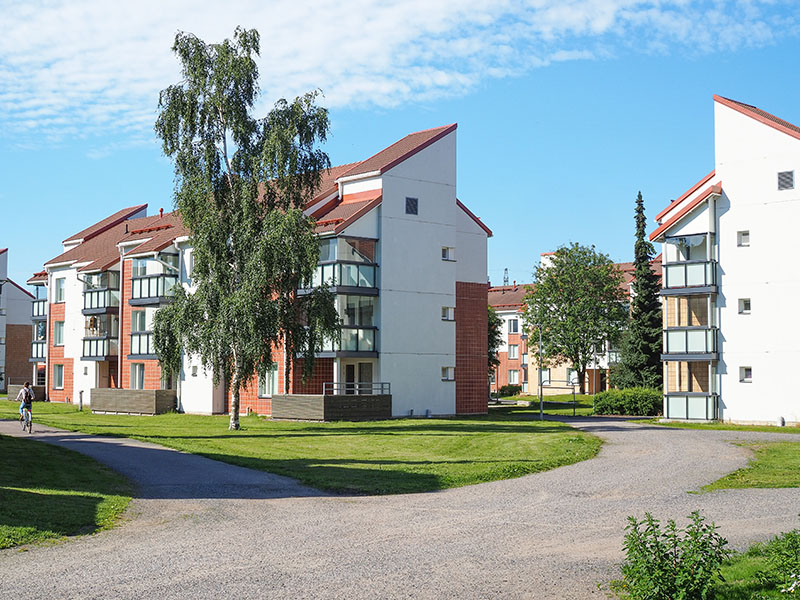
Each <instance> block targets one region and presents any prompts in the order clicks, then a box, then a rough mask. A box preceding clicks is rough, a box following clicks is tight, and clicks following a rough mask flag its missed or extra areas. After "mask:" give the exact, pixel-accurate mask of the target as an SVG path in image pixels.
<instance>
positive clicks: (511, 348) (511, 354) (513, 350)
mask: <svg viewBox="0 0 800 600" xmlns="http://www.w3.org/2000/svg"><path fill="white" fill-rule="evenodd" d="M508 360H519V344H509V345H508Z"/></svg>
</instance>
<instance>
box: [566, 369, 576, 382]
mask: <svg viewBox="0 0 800 600" xmlns="http://www.w3.org/2000/svg"><path fill="white" fill-rule="evenodd" d="M567 383H568V384H569V385H578V372H577V371H576V370H575V369H567Z"/></svg>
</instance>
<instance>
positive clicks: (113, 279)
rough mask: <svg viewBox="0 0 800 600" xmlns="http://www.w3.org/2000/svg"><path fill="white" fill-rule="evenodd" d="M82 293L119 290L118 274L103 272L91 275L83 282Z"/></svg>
mask: <svg viewBox="0 0 800 600" xmlns="http://www.w3.org/2000/svg"><path fill="white" fill-rule="evenodd" d="M83 289H84V291H89V290H99V289H110V290H118V289H119V273H118V272H116V271H105V272H103V273H92V274H91V275H87V276H86V277H85V278H84V280H83Z"/></svg>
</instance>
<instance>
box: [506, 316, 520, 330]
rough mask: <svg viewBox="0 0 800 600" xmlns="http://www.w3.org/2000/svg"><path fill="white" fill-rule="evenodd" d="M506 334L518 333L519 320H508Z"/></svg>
mask: <svg viewBox="0 0 800 600" xmlns="http://www.w3.org/2000/svg"><path fill="white" fill-rule="evenodd" d="M508 333H519V319H509V320H508Z"/></svg>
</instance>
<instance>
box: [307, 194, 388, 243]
mask: <svg viewBox="0 0 800 600" xmlns="http://www.w3.org/2000/svg"><path fill="white" fill-rule="evenodd" d="M381 198H382V196H381V191H380V190H376V191H375V197H373V198H367V199H365V200H360V201H358V202H340V203H338V204H337V205H336V206H334V207H333V208H332V209H331V210H329V211H327V212H326V213H325V214H324V215H320V217H319V218H318V220H317V227H316V229H315V231H316V232H317V233H331V232H333V233H340V232H341V231H343V230H344V229H345V228H346V227H348V226H349V225H351V224H352V223H354V222H355V221H357V220H358V219H360V218H361V217H362V216H364V215H365V214H367V213H368V212H369V211H371V210H372V209H373V208H375V207H376V206H378V205H380V203H381Z"/></svg>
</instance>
